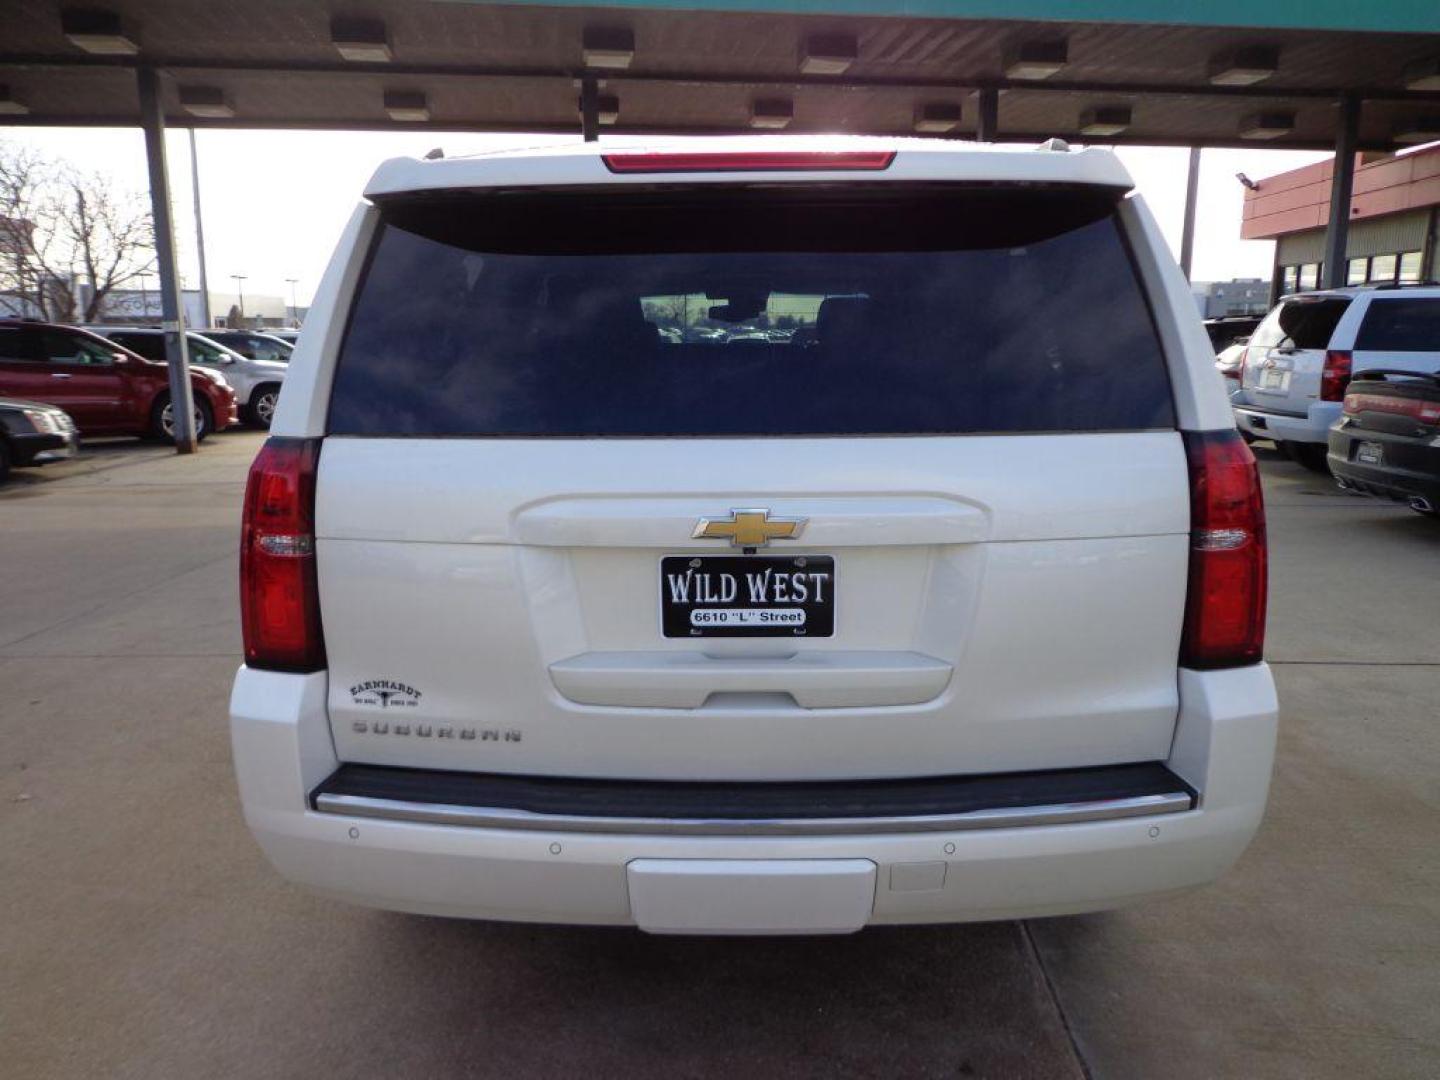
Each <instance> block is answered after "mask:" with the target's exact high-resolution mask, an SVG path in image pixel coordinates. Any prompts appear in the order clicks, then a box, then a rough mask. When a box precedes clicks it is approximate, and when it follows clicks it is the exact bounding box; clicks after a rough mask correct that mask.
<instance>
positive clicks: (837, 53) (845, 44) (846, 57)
mask: <svg viewBox="0 0 1440 1080" xmlns="http://www.w3.org/2000/svg"><path fill="white" fill-rule="evenodd" d="M859 56H860V44H859V42H857V41H856V40H855V38H854V37H853V36H852V35H850V34H812V35H810V36H809V37H807V38H806V39H805V40H804V41H802V42H801V43H800V74H802V75H843V74H845V72H847V71H848V70H850V65H851V64H853V63H854V62H855V61H856V60H857V59H858V58H859Z"/></svg>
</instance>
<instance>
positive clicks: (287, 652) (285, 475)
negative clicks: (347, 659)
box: [240, 438, 325, 671]
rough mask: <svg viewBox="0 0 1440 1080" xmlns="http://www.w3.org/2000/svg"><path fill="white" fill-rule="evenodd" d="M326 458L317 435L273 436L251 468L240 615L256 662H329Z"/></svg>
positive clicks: (311, 667) (297, 665) (273, 666)
mask: <svg viewBox="0 0 1440 1080" xmlns="http://www.w3.org/2000/svg"><path fill="white" fill-rule="evenodd" d="M319 460H320V440H318V439H282V438H271V439H268V440H266V442H265V445H264V446H263V447H261V449H260V453H259V455H258V456H257V457H256V458H255V463H254V464H253V465H251V466H250V479H249V482H248V483H247V484H246V485H245V516H244V521H243V524H242V526H241V531H240V620H241V623H242V625H243V627H244V634H245V663H246V664H248V665H249V666H250V667H256V668H268V669H270V670H272V671H318V670H320V669H321V668H323V667H324V666H325V639H324V637H323V636H322V635H321V632H320V595H319V588H318V587H317V585H316V580H315V466H316V464H317V462H318V461H319Z"/></svg>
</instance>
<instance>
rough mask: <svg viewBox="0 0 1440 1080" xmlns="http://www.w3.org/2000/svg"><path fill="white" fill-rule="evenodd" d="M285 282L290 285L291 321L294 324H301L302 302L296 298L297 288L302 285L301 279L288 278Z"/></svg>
mask: <svg viewBox="0 0 1440 1080" xmlns="http://www.w3.org/2000/svg"><path fill="white" fill-rule="evenodd" d="M285 280H286V281H288V282H289V283H290V321H291V322H292V323H293V322H299V321H300V301H299V300H297V299H296V298H295V286H296V285H298V284H299V283H300V279H299V278H298V277H287V278H286V279H285Z"/></svg>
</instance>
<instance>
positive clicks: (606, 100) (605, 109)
mask: <svg viewBox="0 0 1440 1080" xmlns="http://www.w3.org/2000/svg"><path fill="white" fill-rule="evenodd" d="M575 108H576V110H577V111H578V112H579V113H580V116H581V118H582V119H583V118H584V116H585V99H584V97H580V98H577V99H576V101H575ZM595 119H596V122H597V123H599V124H600V125H601V126H602V127H611V126H613V125H614V124H615V123H616V122H617V121H618V120H619V119H620V99H619V98H618V97H616V96H615V95H614V94H597V95H596V96H595Z"/></svg>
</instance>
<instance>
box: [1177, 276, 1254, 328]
mask: <svg viewBox="0 0 1440 1080" xmlns="http://www.w3.org/2000/svg"><path fill="white" fill-rule="evenodd" d="M1190 295H1191V296H1193V297H1194V298H1195V307H1196V308H1197V309H1198V310H1199V312H1200V317H1201V318H1202V319H1221V318H1224V317H1225V316H1227V315H1263V314H1264V313H1265V312H1266V311H1268V310H1269V309H1270V282H1268V281H1266V280H1265V279H1264V278H1235V279H1234V280H1233V281H1195V282H1192V283H1191V285H1190Z"/></svg>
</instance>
